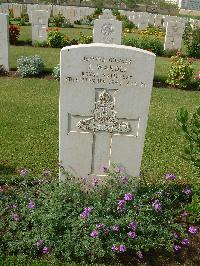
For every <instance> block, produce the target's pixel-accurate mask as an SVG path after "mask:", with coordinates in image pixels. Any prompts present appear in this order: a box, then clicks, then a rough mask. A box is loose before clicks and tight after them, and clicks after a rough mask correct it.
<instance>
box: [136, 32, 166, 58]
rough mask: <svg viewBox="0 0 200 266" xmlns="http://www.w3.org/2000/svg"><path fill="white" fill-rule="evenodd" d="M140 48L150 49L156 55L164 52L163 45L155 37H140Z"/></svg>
mask: <svg viewBox="0 0 200 266" xmlns="http://www.w3.org/2000/svg"><path fill="white" fill-rule="evenodd" d="M140 48H141V49H144V50H148V51H151V52H153V53H154V54H156V55H158V56H161V55H163V54H164V45H163V43H162V42H161V41H160V40H159V39H158V38H156V37H142V38H141V39H140Z"/></svg>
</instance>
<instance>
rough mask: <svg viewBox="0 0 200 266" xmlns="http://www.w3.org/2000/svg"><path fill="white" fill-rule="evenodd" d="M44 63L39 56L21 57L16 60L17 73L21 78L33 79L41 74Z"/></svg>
mask: <svg viewBox="0 0 200 266" xmlns="http://www.w3.org/2000/svg"><path fill="white" fill-rule="evenodd" d="M43 71H44V62H43V60H42V58H41V57H40V56H39V55H33V56H21V57H19V58H18V59H17V73H18V74H19V75H21V76H22V77H34V76H38V75H40V74H42V72H43Z"/></svg>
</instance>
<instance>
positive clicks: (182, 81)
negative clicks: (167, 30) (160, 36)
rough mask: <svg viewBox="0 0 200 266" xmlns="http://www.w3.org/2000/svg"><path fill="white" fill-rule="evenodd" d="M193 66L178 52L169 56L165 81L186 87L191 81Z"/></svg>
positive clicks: (175, 85)
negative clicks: (169, 63)
mask: <svg viewBox="0 0 200 266" xmlns="http://www.w3.org/2000/svg"><path fill="white" fill-rule="evenodd" d="M193 72H194V70H193V67H192V65H191V62H190V61H189V60H187V58H183V57H181V55H180V53H177V55H176V56H172V58H171V66H170V69H169V74H168V78H167V80H166V82H167V83H168V84H169V85H172V86H173V87H177V88H180V89H182V88H187V87H188V86H189V85H190V84H191V81H192V76H193Z"/></svg>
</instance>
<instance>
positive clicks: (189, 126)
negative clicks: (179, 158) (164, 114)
mask: <svg viewBox="0 0 200 266" xmlns="http://www.w3.org/2000/svg"><path fill="white" fill-rule="evenodd" d="M177 120H178V122H179V126H180V129H181V132H182V134H183V135H184V136H185V139H186V140H187V146H186V147H185V149H184V152H185V156H184V158H185V159H186V160H188V161H191V162H192V163H193V164H194V165H195V166H196V167H198V168H199V170H200V107H199V108H198V109H197V110H196V112H195V113H194V114H193V115H192V118H191V119H190V118H189V113H188V111H187V110H186V109H184V108H182V109H181V110H180V111H179V112H178V114H177Z"/></svg>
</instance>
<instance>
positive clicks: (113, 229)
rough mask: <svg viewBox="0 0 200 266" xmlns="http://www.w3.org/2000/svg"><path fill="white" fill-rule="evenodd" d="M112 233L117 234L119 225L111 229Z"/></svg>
mask: <svg viewBox="0 0 200 266" xmlns="http://www.w3.org/2000/svg"><path fill="white" fill-rule="evenodd" d="M112 231H113V232H116V233H117V232H119V225H118V224H115V225H114V226H113V227H112Z"/></svg>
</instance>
